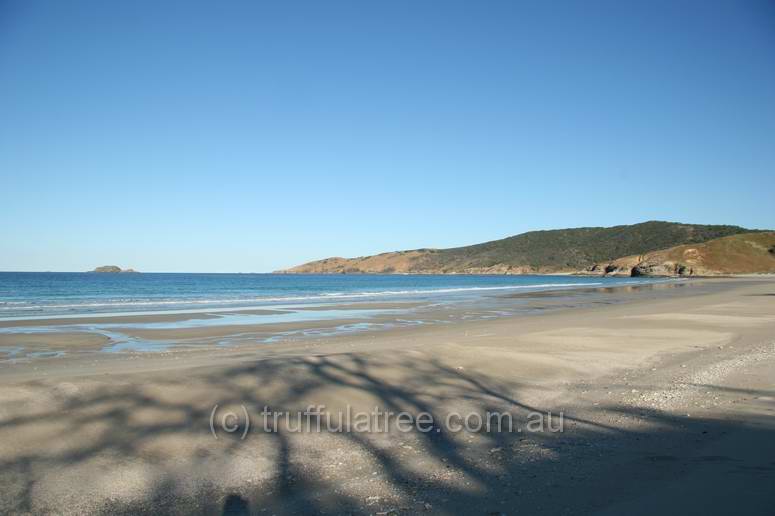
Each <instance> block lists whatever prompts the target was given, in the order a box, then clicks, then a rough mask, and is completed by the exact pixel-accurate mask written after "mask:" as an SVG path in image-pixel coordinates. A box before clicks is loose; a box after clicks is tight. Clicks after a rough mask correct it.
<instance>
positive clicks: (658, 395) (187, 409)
mask: <svg viewBox="0 0 775 516" xmlns="http://www.w3.org/2000/svg"><path fill="white" fill-rule="evenodd" d="M703 284H706V285H711V286H712V288H708V289H703V288H700V289H695V288H684V289H673V290H671V291H669V294H668V291H667V290H665V291H654V292H652V293H651V294H649V295H647V296H641V297H638V296H640V294H638V293H624V294H619V295H624V296H632V297H631V298H628V299H629V301H628V302H625V303H618V304H607V303H605V302H601V303H600V304H596V305H595V306H587V307H583V308H572V309H556V310H552V311H547V312H546V313H544V314H542V315H536V316H525V317H521V316H516V317H508V318H502V319H497V320H491V321H468V322H457V323H454V324H448V325H436V326H423V327H413V328H403V329H396V330H390V331H383V332H371V333H367V334H360V335H349V336H340V337H335V338H320V339H301V340H296V341H292V342H280V343H276V344H271V345H262V346H255V345H254V346H250V345H247V344H243V345H239V346H234V347H231V348H225V349H214V348H212V347H205V348H202V349H198V350H194V351H191V350H184V349H181V350H176V351H171V352H166V353H153V354H141V353H127V354H122V355H108V354H101V353H96V352H95V353H86V352H85V353H80V354H76V355H73V356H68V357H64V358H59V359H40V360H32V361H28V362H24V363H18V364H0V513H22V514H23V513H34V514H40V513H52V514H90V513H110V514H116V513H126V514H138V513H140V514H164V513H176V514H200V513H201V514H222V513H223V514H248V513H256V514H304V513H308V514H312V513H358V514H361V513H362V514H416V513H420V512H422V513H428V514H544V515H545V514H595V513H599V514H654V513H662V514H731V513H734V514H772V513H773V507H775V490H774V489H773V487H774V484H775V482H774V481H773V479H774V478H775V439H774V438H775V412H774V411H775V388H774V387H775V386H773V381H774V379H775V318H774V316H775V296H773V293H775V280H772V279H746V280H726V281H725V280H720V281H715V282H706V283H703ZM516 301H517V300H515V302H516ZM547 301H552V299H547ZM555 308H556V307H555ZM186 336H187V337H188V336H189V335H186ZM46 338H49V336H48V335H46ZM63 338H65V337H63ZM66 338H68V339H76V340H77V336H73V335H70V336H67V337H66ZM47 344H48V345H51V343H50V342H48V343H47ZM63 345H64V344H63ZM86 347H88V346H86ZM216 405H218V407H217V408H215V410H214V407H215V406H216ZM319 405H324V406H325V410H326V411H327V412H328V413H330V414H337V413H339V412H340V411H341V412H347V409H348V407H349V410H350V412H351V413H357V412H361V411H365V412H368V411H372V410H373V409H374V407H375V406H376V407H379V408H380V409H381V410H383V411H384V410H390V411H393V412H401V411H406V412H408V413H411V414H412V415H414V416H417V415H419V414H420V413H424V412H427V413H429V414H431V415H432V419H433V421H434V424H433V425H432V426H431V427H430V431H429V432H419V431H416V430H415V431H411V432H400V431H399V430H398V428H396V426H395V421H394V422H393V426H392V427H391V429H390V431H388V432H382V431H380V432H361V431H355V430H353V431H350V432H341V433H336V432H320V433H319V432H314V431H307V432H293V431H292V430H293V429H294V428H293V426H294V425H293V424H291V425H290V427H289V426H288V425H286V424H284V423H283V421H282V419H280V420H279V423H278V431H265V430H264V428H262V426H263V421H262V416H261V412H262V410H264V407H268V408H269V409H271V410H273V411H282V412H292V413H295V412H296V411H303V410H305V409H306V408H308V407H309V406H319ZM230 411H233V413H234V417H233V418H232V417H229V416H228V413H229V412H230ZM488 411H489V412H498V413H500V414H505V413H508V414H510V415H511V417H512V420H513V422H514V424H515V425H519V427H520V429H522V430H523V431H521V432H517V431H516V428H513V429H512V430H513V431H511V432H509V431H500V432H498V431H494V430H493V431H490V432H486V431H481V432H469V431H465V430H463V431H460V432H454V431H453V429H452V428H450V427H449V426H448V425H447V424H446V423H447V418H448V417H449V415H450V414H453V413H456V414H459V415H461V416H464V415H468V414H474V413H475V414H480V415H481V414H484V413H486V412H488ZM549 411H551V412H552V413H553V415H554V419H553V423H554V424H555V425H557V423H558V420H557V417H558V415H559V413H562V414H563V420H562V421H563V426H562V431H561V432H552V431H549V429H547V428H544V431H526V428H525V425H526V424H527V423H528V422H529V421H531V418H532V420H533V421H535V418H536V415H537V414H541V415H543V418H544V419H543V420H544V421H546V420H547V417H546V413H547V412H549ZM244 413H247V414H248V416H249V419H250V427H249V428H248V427H247V425H246V423H245V421H244ZM213 414H215V417H212V416H213ZM211 417H212V419H211ZM224 417H226V420H225V421H224V419H223V418H224ZM472 420H473V422H475V418H472ZM211 421H212V422H213V425H212V428H213V429H214V430H215V435H216V437H217V438H215V437H214V436H213V435H212V433H211ZM294 421H295V419H293V420H292V421H291V423H293V422H294ZM224 423H225V424H226V426H229V427H231V424H232V423H235V425H234V428H235V431H234V432H233V433H229V432H227V431H226V430H224V428H223V426H224ZM270 426H271V425H270ZM555 428H556V426H555ZM534 429H535V428H534ZM243 432H244V435H245V437H244V439H243V438H242V435H243Z"/></svg>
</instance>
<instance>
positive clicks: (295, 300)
mask: <svg viewBox="0 0 775 516" xmlns="http://www.w3.org/2000/svg"><path fill="white" fill-rule="evenodd" d="M658 281H665V280H655V279H647V278H600V277H579V276H477V275H290V274H288V275H286V274H183V273H176V274H166V273H138V274H110V273H64V272H0V320H8V319H21V318H24V319H38V318H45V317H62V316H65V317H76V316H82V315H102V314H104V315H115V314H123V315H126V314H149V313H159V312H167V313H169V312H174V313H187V312H191V313H194V312H206V311H219V310H220V311H226V310H233V309H243V308H253V307H256V308H259V307H260V308H272V307H289V306H290V307H292V306H299V305H309V304H315V305H320V304H341V303H352V302H356V301H405V300H416V301H425V300H430V301H443V302H454V301H456V300H475V299H476V298H477V297H481V296H492V295H495V294H498V293H505V292H509V291H514V292H518V291H539V290H552V289H568V288H584V287H601V286H609V287H612V286H617V285H626V284H629V285H632V284H644V283H653V282H658Z"/></svg>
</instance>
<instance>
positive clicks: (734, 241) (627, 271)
mask: <svg viewBox="0 0 775 516" xmlns="http://www.w3.org/2000/svg"><path fill="white" fill-rule="evenodd" d="M774 244H775V232H762V233H747V234H742V235H733V236H729V237H724V238H717V239H715V240H711V241H709V242H705V243H703V244H695V245H680V246H676V247H671V248H670V249H664V250H660V251H654V252H651V253H646V254H644V255H639V256H626V257H624V258H619V259H617V260H611V261H610V262H606V263H597V264H593V265H592V266H590V267H588V268H587V269H585V270H584V271H582V274H593V275H601V276H605V275H611V276H717V275H724V274H761V273H765V274H772V273H775V254H773V252H772V249H773V245H774Z"/></svg>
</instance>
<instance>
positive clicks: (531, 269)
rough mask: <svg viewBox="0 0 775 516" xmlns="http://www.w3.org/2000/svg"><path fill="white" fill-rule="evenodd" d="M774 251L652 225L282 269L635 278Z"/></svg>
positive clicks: (742, 236) (717, 269)
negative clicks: (720, 242)
mask: <svg viewBox="0 0 775 516" xmlns="http://www.w3.org/2000/svg"><path fill="white" fill-rule="evenodd" d="M727 237H734V238H732V240H730V241H729V242H726V244H724V243H722V244H717V245H702V244H705V243H708V242H711V241H716V240H718V239H724V238H727ZM732 243H734V244H735V245H734V246H733V245H732ZM677 246H684V247H686V246H688V247H686V248H685V249H682V251H681V252H682V253H683V254H681V255H680V256H678V255H677V254H676V253H675V252H674V253H666V252H662V253H661V254H656V253H655V252H656V251H667V250H670V249H672V248H675V247H677ZM730 246H732V247H735V249H736V251H735V253H736V254H734V255H730V256H731V257H730V258H728V259H727V258H724V256H723V255H725V254H726V253H729V252H730V249H731V247H730ZM772 246H775V233H769V232H760V231H756V230H750V229H745V228H742V227H739V226H719V225H699V224H680V223H675V222H661V221H650V222H643V223H640V224H634V225H629V226H614V227H609V228H601V227H595V228H573V229H557V230H550V231H531V232H528V233H523V234H520V235H516V236H512V237H508V238H504V239H501V240H494V241H491V242H485V243H483V244H476V245H470V246H465V247H456V248H451V249H417V250H411V251H398V252H392V253H383V254H379V255H374V256H365V257H359V258H327V259H324V260H319V261H314V262H310V263H306V264H303V265H300V266H297V267H293V268H291V269H288V270H285V271H280V272H289V273H415V274H551V273H581V274H612V273H613V274H619V275H635V276H637V275H698V274H734V273H756V272H775V254H773V253H772V252H770V249H771V248H772ZM659 260H663V261H662V262H659Z"/></svg>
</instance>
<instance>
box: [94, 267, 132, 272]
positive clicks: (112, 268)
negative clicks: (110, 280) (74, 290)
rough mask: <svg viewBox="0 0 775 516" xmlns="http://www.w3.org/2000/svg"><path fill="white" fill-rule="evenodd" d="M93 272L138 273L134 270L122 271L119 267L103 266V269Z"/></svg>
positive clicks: (98, 268) (99, 268)
mask: <svg viewBox="0 0 775 516" xmlns="http://www.w3.org/2000/svg"><path fill="white" fill-rule="evenodd" d="M91 272H106V273H121V272H137V271H136V270H134V269H122V268H121V267H118V266H117V265H102V266H101V267H97V268H96V269H94V270H93V271H91Z"/></svg>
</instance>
